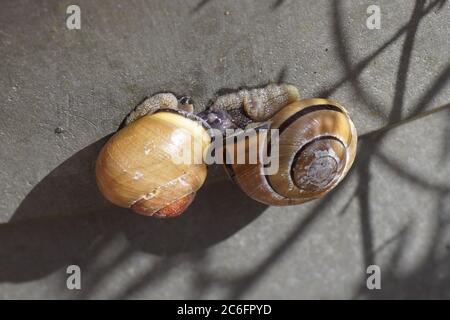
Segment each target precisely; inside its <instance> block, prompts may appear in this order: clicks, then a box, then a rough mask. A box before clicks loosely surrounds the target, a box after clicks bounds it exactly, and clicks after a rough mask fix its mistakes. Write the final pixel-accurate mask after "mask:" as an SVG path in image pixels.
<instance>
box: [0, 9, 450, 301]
mask: <svg viewBox="0 0 450 320" xmlns="http://www.w3.org/2000/svg"><path fill="white" fill-rule="evenodd" d="M377 3H379V4H380V6H381V12H382V26H381V30H369V29H367V28H366V25H365V21H366V17H367V13H366V9H367V7H368V6H369V5H370V4H372V1H363V0H360V1H326V0H321V1H297V0H242V1H233V0H221V1H219V0H171V1H156V0H154V1H143V0H142V1H138V0H136V1H116V0H108V1H106V0H105V1H88V0H79V1H77V4H78V5H79V6H80V7H81V15H82V27H81V30H68V29H67V28H66V26H65V17H66V14H65V11H66V8H67V6H68V5H69V4H72V1H66V0H62V1H59V0H58V1H56V0H55V1H32V0H5V1H2V8H1V10H0V61H1V63H0V74H1V75H2V76H1V77H0V101H1V102H0V106H1V107H0V147H1V148H0V181H1V191H2V194H1V198H0V298H109V297H114V298H119V297H120V298H156V299H164V298H168V299H169V298H170V299H172V298H222V297H225V298H352V297H362V298H379V297H383V298H400V297H404V298H421V297H423V298H431V297H433V298H450V232H449V223H450V182H449V181H450V180H449V176H450V161H449V159H450V144H449V141H450V132H449V121H450V112H449V111H448V108H447V110H443V111H441V112H439V113H435V114H433V115H430V116H428V117H426V118H421V119H416V120H415V121H412V122H410V123H407V124H403V125H401V126H398V127H396V128H395V129H392V130H388V131H384V132H382V133H380V134H378V135H374V134H372V135H366V136H364V137H363V138H362V139H361V141H360V146H359V154H358V158H357V159H358V161H357V164H356V166H355V168H354V169H353V170H352V171H351V173H350V174H349V176H348V178H347V179H345V181H344V182H343V184H342V185H341V186H340V187H339V188H338V189H337V190H336V191H335V192H333V193H332V194H331V195H329V196H328V197H326V198H324V199H323V200H318V201H315V202H312V203H310V204H307V205H303V206H296V207H289V208H275V207H272V208H268V207H265V206H263V205H259V204H257V203H254V202H252V201H250V200H249V199H246V198H245V197H244V196H243V194H242V193H241V192H239V191H238V190H236V188H235V187H234V186H233V185H232V184H231V183H229V182H228V181H226V180H224V179H223V178H221V177H220V174H221V171H220V170H215V169H212V170H211V175H210V179H209V182H208V185H207V186H206V188H203V189H202V190H201V191H200V193H199V195H198V197H197V198H196V201H195V202H194V204H193V206H192V207H191V208H190V209H189V210H188V212H186V213H185V214H184V215H183V216H182V217H180V219H177V220H170V221H161V220H154V219H148V218H145V217H140V216H137V215H133V214H131V213H129V211H126V210H121V209H119V208H116V207H114V206H112V205H110V204H108V203H107V202H106V201H105V200H103V199H102V197H101V196H100V195H99V193H98V191H97V189H96V187H95V183H94V179H93V161H94V160H95V157H96V155H97V153H98V150H99V148H100V147H101V146H102V145H103V144H104V142H105V141H106V139H107V137H105V136H107V135H109V134H110V133H111V132H113V131H114V130H115V129H116V128H117V127H118V126H119V124H120V123H121V122H122V120H123V118H124V117H125V115H126V114H128V112H130V110H131V109H132V108H133V107H135V106H136V105H137V104H138V103H139V102H141V101H142V100H143V99H144V98H145V97H146V96H148V95H150V94H153V93H156V92H161V91H174V92H175V93H177V94H179V95H184V94H189V95H191V96H192V97H193V98H194V100H195V101H196V108H197V110H201V109H202V108H204V107H205V105H206V104H207V102H208V101H209V100H210V99H211V98H212V97H214V95H215V94H217V93H218V92H228V90H227V89H236V88H238V87H240V86H248V87H253V86H258V85H263V84H266V83H267V82H269V81H281V80H282V81H286V82H291V83H293V84H295V85H297V86H298V87H299V88H300V90H301V95H302V96H304V97H312V96H323V97H329V98H332V99H336V100H338V101H339V102H340V103H342V104H343V105H344V106H345V107H346V108H347V109H348V110H349V112H350V113H351V115H352V118H353V119H354V122H355V125H356V127H357V128H358V131H359V133H361V134H364V133H366V132H369V131H372V130H375V129H378V128H381V127H383V126H386V125H387V124H389V123H397V122H398V121H400V120H401V119H403V118H406V117H409V116H412V115H415V114H420V113H422V112H425V111H427V110H430V109H432V108H435V107H439V106H441V105H444V104H446V103H448V102H449V101H448V92H449V90H450V81H449V80H450V61H449V54H448V53H449V51H450V45H449V34H450V10H449V9H450V4H449V2H448V1H439V0H437V1H436V0H435V1H426V2H422V1H408V2H405V1H387V0H382V1H378V2H377ZM227 11H229V14H226V12H227ZM373 263H376V264H378V265H379V266H380V267H381V272H382V280H381V281H382V290H380V291H369V290H367V289H366V287H365V281H366V280H365V279H366V277H367V275H366V273H365V270H366V267H367V266H368V265H370V264H373ZM70 264H78V265H80V267H81V269H82V290H81V291H69V290H67V289H66V286H65V281H66V273H65V270H66V267H67V266H68V265H70Z"/></svg>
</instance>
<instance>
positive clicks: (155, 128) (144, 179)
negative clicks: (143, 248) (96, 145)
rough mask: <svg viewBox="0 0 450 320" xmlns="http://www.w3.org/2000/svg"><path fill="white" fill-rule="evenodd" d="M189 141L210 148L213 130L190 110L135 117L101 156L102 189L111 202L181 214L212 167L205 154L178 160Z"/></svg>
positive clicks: (193, 147) (157, 213)
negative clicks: (207, 128)
mask: <svg viewBox="0 0 450 320" xmlns="http://www.w3.org/2000/svg"><path fill="white" fill-rule="evenodd" d="M189 142H190V143H191V149H190V150H192V151H193V152H194V150H199V148H200V149H201V150H205V149H206V148H207V147H208V146H209V144H210V136H209V134H208V133H207V130H206V129H205V128H204V127H203V126H202V124H201V123H200V122H198V121H196V120H195V119H194V116H193V115H189V114H188V113H185V112H182V111H174V110H172V111H169V110H161V111H159V112H156V113H153V114H150V115H146V116H143V117H141V118H139V119H137V120H135V121H133V122H131V123H130V124H129V125H128V126H126V127H124V128H123V129H121V130H119V131H118V132H117V133H116V134H114V135H113V136H112V137H111V138H110V139H109V141H108V142H107V143H106V145H105V146H104V147H103V149H102V150H101V152H100V154H99V156H98V159H97V162H96V178H97V184H98V187H99V189H100V191H101V192H102V193H103V195H104V196H105V197H106V198H107V199H108V200H110V201H111V202H112V203H114V204H116V205H118V206H121V207H125V208H131V209H133V211H135V212H137V213H141V214H144V215H149V216H152V215H153V216H158V217H170V216H177V215H179V214H181V213H182V212H183V211H184V210H185V209H186V208H187V207H188V206H189V204H190V203H191V202H192V200H193V199H194V197H195V193H196V192H197V190H198V189H199V188H200V187H201V186H202V184H203V183H204V181H205V178H206V173H207V168H206V165H205V164H204V163H203V162H202V159H192V160H193V161H191V163H187V162H181V161H173V159H174V158H173V157H174V156H179V157H181V156H182V155H181V153H182V152H184V150H186V149H183V148H185V146H186V143H189ZM198 154H199V153H197V155H194V154H193V156H198ZM201 155H203V153H202V154H201Z"/></svg>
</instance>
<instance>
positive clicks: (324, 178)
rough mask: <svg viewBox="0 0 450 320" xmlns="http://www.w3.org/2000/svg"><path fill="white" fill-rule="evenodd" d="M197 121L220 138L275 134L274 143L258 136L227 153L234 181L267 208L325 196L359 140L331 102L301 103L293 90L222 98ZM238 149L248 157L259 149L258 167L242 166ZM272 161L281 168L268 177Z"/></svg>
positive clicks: (344, 170)
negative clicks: (236, 132)
mask: <svg viewBox="0 0 450 320" xmlns="http://www.w3.org/2000/svg"><path fill="white" fill-rule="evenodd" d="M199 116H201V117H202V118H204V119H205V120H206V121H207V122H208V123H209V124H210V125H211V126H212V127H213V128H215V129H218V130H220V131H222V132H225V131H226V130H227V129H230V128H232V129H235V128H241V129H245V128H248V127H251V126H252V125H253V126H254V127H256V128H258V123H263V124H265V125H264V126H260V127H264V128H270V131H273V130H274V129H276V132H277V135H276V136H275V137H276V138H275V139H272V135H269V134H267V133H266V132H265V133H266V134H260V133H258V134H256V135H249V136H247V137H246V138H245V139H237V140H233V141H234V142H233V144H232V146H231V147H232V148H233V150H230V149H229V148H228V147H226V148H224V155H226V154H227V153H228V152H229V151H232V152H231V153H232V154H233V155H232V156H231V158H233V160H232V161H231V162H230V163H228V162H227V163H225V165H224V166H225V168H226V171H227V172H228V173H229V175H230V177H231V178H232V179H233V180H234V181H235V182H236V183H237V184H238V185H239V186H240V188H241V189H242V190H243V191H244V192H245V193H246V194H247V195H248V196H250V197H251V198H253V199H254V200H257V201H259V202H262V203H265V204H268V205H278V206H282V205H295V204H300V203H304V202H307V201H310V200H313V199H316V198H319V197H321V196H323V195H325V194H326V193H328V192H329V191H330V190H332V189H333V188H334V187H335V186H336V185H337V184H338V183H339V182H340V181H341V180H342V179H343V178H344V177H345V175H346V174H347V172H348V170H349V169H350V167H351V165H352V163H353V161H354V159H355V154H356V144H357V134H356V129H355V126H354V124H353V122H352V120H351V119H350V117H349V115H348V113H347V111H346V110H345V108H344V107H343V106H341V105H340V104H339V103H337V102H334V101H331V100H328V99H317V98H314V99H304V100H299V94H298V90H297V89H296V88H295V87H294V86H291V85H285V84H284V85H269V86H267V87H265V88H261V89H253V90H242V91H239V92H237V93H234V94H233V93H231V94H228V95H225V96H222V97H219V98H218V99H217V100H216V101H215V103H213V104H212V106H211V107H210V108H209V109H208V110H206V111H204V112H202V113H200V114H199ZM255 124H256V125H255ZM234 138H235V137H232V139H234ZM242 144H244V145H242ZM274 146H275V147H276V148H274ZM239 147H241V148H242V149H243V150H245V152H246V153H249V150H250V149H253V150H254V149H256V150H257V151H256V152H257V158H256V161H255V162H254V163H249V162H248V159H249V156H247V155H246V159H247V162H245V163H238V161H236V154H237V152H236V151H237V150H238V148H239ZM242 149H241V150H242ZM275 149H276V151H277V155H276V157H274V156H273V154H272V153H273V152H274V150H275ZM268 158H270V159H271V160H270V161H267V160H268ZM274 159H275V160H277V161H278V162H277V166H276V167H277V168H276V170H275V171H273V170H271V171H270V173H269V170H267V165H268V164H269V163H270V162H271V161H273V160H274Z"/></svg>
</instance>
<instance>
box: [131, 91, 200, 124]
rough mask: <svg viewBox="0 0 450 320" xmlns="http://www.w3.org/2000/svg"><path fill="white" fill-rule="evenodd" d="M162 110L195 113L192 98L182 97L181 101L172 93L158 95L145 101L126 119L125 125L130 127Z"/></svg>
mask: <svg viewBox="0 0 450 320" xmlns="http://www.w3.org/2000/svg"><path fill="white" fill-rule="evenodd" d="M160 109H172V110H182V111H186V112H189V113H192V112H193V111H194V106H193V105H192V100H191V98H190V97H187V96H185V97H182V98H180V99H179V100H178V99H177V97H176V96H175V95H174V94H172V93H158V94H155V95H153V96H151V97H150V98H147V99H145V100H144V101H143V102H142V103H141V104H140V105H138V106H137V107H136V108H135V109H134V110H133V111H131V112H130V114H129V115H128V116H127V118H126V119H125V125H129V124H130V123H132V122H133V121H136V120H138V119H140V118H142V117H143V116H146V115H148V114H152V113H155V112H156V111H158V110H160Z"/></svg>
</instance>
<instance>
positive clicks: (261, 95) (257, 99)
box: [198, 83, 300, 132]
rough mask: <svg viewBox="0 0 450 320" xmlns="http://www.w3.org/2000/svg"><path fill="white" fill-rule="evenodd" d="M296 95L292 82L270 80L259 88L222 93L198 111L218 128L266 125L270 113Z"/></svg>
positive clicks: (243, 127) (211, 124)
mask: <svg viewBox="0 0 450 320" xmlns="http://www.w3.org/2000/svg"><path fill="white" fill-rule="evenodd" d="M299 97H300V95H299V93H298V89H297V88H296V87H295V86H293V85H289V84H284V83H283V84H273V83H272V84H269V85H267V86H265V87H263V88H256V89H251V90H246V89H243V90H239V91H237V92H233V93H229V94H225V95H222V96H220V97H218V98H217V99H216V100H215V101H214V103H213V104H212V105H211V106H210V107H209V108H208V109H207V110H205V111H203V112H201V113H199V114H198V115H199V116H200V117H201V118H202V119H204V120H205V121H206V122H207V123H208V124H209V125H210V126H211V127H212V128H214V129H218V130H220V131H222V132H225V130H226V129H237V128H239V129H245V128H248V127H249V126H252V127H259V126H261V125H262V126H266V124H267V123H268V122H267V120H269V119H270V117H272V116H273V115H274V114H275V113H276V112H278V111H279V110H280V109H282V108H283V107H285V106H286V105H288V104H289V103H291V102H292V101H295V100H298V99H299ZM263 121H264V122H263Z"/></svg>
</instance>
